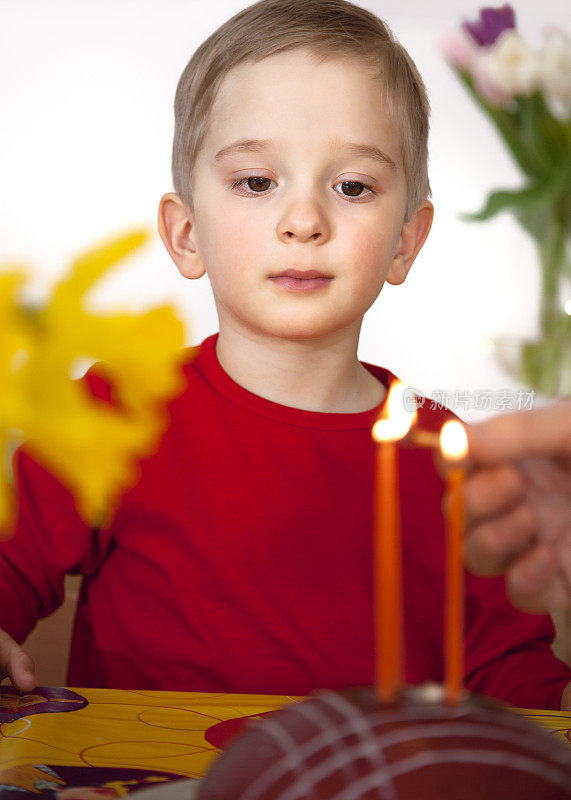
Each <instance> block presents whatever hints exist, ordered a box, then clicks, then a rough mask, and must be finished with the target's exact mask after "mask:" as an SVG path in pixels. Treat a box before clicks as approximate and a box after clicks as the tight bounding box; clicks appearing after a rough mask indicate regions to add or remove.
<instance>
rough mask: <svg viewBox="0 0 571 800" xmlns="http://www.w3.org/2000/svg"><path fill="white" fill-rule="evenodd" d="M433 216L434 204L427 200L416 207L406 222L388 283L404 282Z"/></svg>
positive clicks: (424, 239) (430, 225) (390, 269)
mask: <svg viewBox="0 0 571 800" xmlns="http://www.w3.org/2000/svg"><path fill="white" fill-rule="evenodd" d="M433 217H434V206H433V205H432V203H431V202H430V200H427V201H426V202H425V203H423V204H422V205H421V206H419V207H418V208H417V209H416V211H415V212H414V214H413V215H412V217H411V218H410V220H409V221H408V222H405V223H404V225H403V226H402V230H401V234H400V239H399V244H398V247H397V251H396V253H395V255H394V257H393V261H392V264H391V266H390V268H389V272H388V275H387V281H388V283H392V284H394V285H396V284H399V283H404V281H405V278H406V276H407V275H408V273H409V270H410V268H411V267H412V263H413V261H414V259H415V258H416V257H417V255H418V254H419V252H420V249H421V247H422V245H423V244H424V242H425V241H426V237H427V236H428V234H429V233H430V228H431V227H432V218H433Z"/></svg>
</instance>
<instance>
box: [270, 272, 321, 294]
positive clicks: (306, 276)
mask: <svg viewBox="0 0 571 800" xmlns="http://www.w3.org/2000/svg"><path fill="white" fill-rule="evenodd" d="M270 280H271V281H272V283H276V284H277V285H278V286H281V287H282V288H284V289H290V290H293V291H297V292H307V291H310V290H312V289H321V288H323V287H324V286H328V285H329V283H331V281H332V280H333V278H332V276H330V275H325V273H323V272H319V271H318V270H316V269H286V270H284V272H279V273H278V274H277V275H270Z"/></svg>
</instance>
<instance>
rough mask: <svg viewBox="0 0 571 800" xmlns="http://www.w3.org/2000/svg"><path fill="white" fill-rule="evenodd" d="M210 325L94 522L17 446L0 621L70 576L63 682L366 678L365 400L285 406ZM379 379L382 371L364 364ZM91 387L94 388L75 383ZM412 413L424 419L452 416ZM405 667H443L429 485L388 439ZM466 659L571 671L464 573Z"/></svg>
mask: <svg viewBox="0 0 571 800" xmlns="http://www.w3.org/2000/svg"><path fill="white" fill-rule="evenodd" d="M215 343H216V336H211V337H209V338H208V339H206V341H205V342H204V343H203V344H202V346H201V348H200V351H199V354H198V356H197V357H196V358H195V359H194V360H189V362H188V363H187V364H186V365H185V367H184V372H185V376H186V385H185V389H184V391H183V393H182V394H181V395H180V396H178V397H177V398H175V399H174V400H173V401H171V403H170V405H169V415H170V420H169V426H168V429H167V430H166V433H165V434H164V436H163V437H162V439H161V442H160V445H159V447H158V450H157V451H156V453H155V455H154V456H152V457H151V458H148V459H146V460H144V461H142V462H141V465H140V479H139V481H138V483H137V484H136V486H135V487H134V488H133V489H131V490H130V491H129V492H127V493H126V494H125V495H124V497H123V499H122V502H121V505H120V507H119V509H118V511H117V513H116V515H115V517H114V519H113V521H112V523H111V524H110V526H109V527H108V528H106V529H105V530H100V531H97V530H96V531H94V530H91V529H90V528H88V527H87V526H86V525H85V524H84V523H83V522H82V521H81V519H80V518H79V516H78V514H77V512H76V510H75V507H74V504H73V500H72V498H71V495H70V493H69V492H68V491H67V490H66V489H65V488H64V487H63V486H62V485H61V484H60V483H59V482H58V481H56V480H55V479H54V478H53V477H52V476H51V475H50V474H49V473H48V472H46V471H45V470H44V469H43V468H42V467H40V466H39V465H38V464H37V463H36V462H35V461H33V460H32V459H31V458H30V457H29V456H28V455H26V454H25V453H24V452H22V453H20V454H19V457H18V458H17V459H16V467H17V472H16V474H17V481H18V490H19V496H20V511H19V519H18V526H17V531H16V535H15V536H14V538H13V540H11V541H9V542H5V543H2V544H1V546H0V627H3V628H5V629H6V630H7V631H8V632H9V633H10V634H11V635H12V636H14V637H15V638H16V639H18V640H19V641H22V640H23V639H24V638H25V636H26V635H27V634H28V632H29V631H30V629H31V628H32V627H33V625H34V623H35V621H36V619H37V618H38V617H39V616H45V615H47V614H49V613H51V612H52V611H53V610H54V609H55V608H56V607H57V606H58V605H59V603H60V602H61V600H62V597H63V577H64V574H65V573H66V572H76V573H81V574H83V575H84V576H85V577H84V580H83V584H82V591H81V597H80V601H79V606H78V612H77V618H76V622H75V628H74V634H73V642H72V652H71V659H70V668H69V675H68V683H69V685H72V686H91V687H96V686H102V687H117V688H133V689H170V690H189V691H212V692H255V693H277V694H295V695H301V694H305V693H308V692H310V691H311V690H313V689H315V688H318V687H323V688H325V687H327V688H342V687H347V686H354V685H363V684H371V683H372V680H373V659H374V645H373V614H372V608H373V594H372V539H373V536H372V533H373V474H374V444H373V442H372V440H371V433H370V431H371V426H372V423H373V421H374V420H375V418H376V416H377V414H378V412H379V408H376V409H372V410H371V411H366V412H363V413H358V414H329V413H322V412H312V411H304V410H300V409H294V408H289V407H286V406H282V405H279V404H277V403H273V402H270V401H268V400H264V399H262V398H260V397H258V396H257V395H255V394H252V393H251V392H249V391H247V390H246V389H244V388H242V387H240V386H239V385H238V384H237V383H235V382H234V381H233V380H231V379H230V377H229V376H228V375H227V374H226V373H225V372H224V371H223V369H222V368H221V366H220V364H219V363H218V360H217V357H216V351H215ZM366 367H367V369H369V370H370V371H371V372H372V373H373V374H374V375H375V376H376V377H377V378H379V379H380V380H381V381H382V382H383V383H385V384H387V382H388V381H389V380H390V378H391V375H390V373H388V372H387V371H386V370H384V369H381V368H379V367H374V366H371V365H366ZM89 384H90V387H91V390H92V391H93V392H94V394H96V395H99V396H103V395H105V392H106V387H105V384H104V383H103V382H102V381H101V379H98V378H96V377H94V376H91V377H90V379H89ZM430 405H431V403H430V401H427V402H426V404H425V406H424V407H423V408H422V409H421V410H420V415H419V423H420V424H421V425H422V426H423V427H424V428H431V429H439V427H440V425H441V424H442V421H443V419H444V418H445V417H446V416H447V415H448V414H449V412H443V411H438V410H431V408H430ZM399 479H400V503H401V519H402V541H403V571H404V594H405V609H404V619H405V645H406V677H407V680H408V681H409V682H411V683H419V682H422V681H426V680H437V681H439V680H442V678H443V598H444V576H443V564H444V529H443V518H442V511H441V505H440V504H441V498H442V490H443V487H442V482H441V480H440V478H439V476H438V475H437V473H436V470H435V468H434V464H433V459H432V455H431V453H430V452H428V451H426V450H419V449H416V448H411V447H401V448H400V456H399ZM466 586H467V592H466V673H467V685H468V687H469V688H471V689H474V690H475V691H479V692H482V693H484V694H488V695H491V696H495V697H498V698H503V699H505V700H507V701H508V702H510V703H512V704H514V705H522V706H527V707H547V708H558V707H559V701H560V696H561V692H562V691H563V688H564V686H565V685H566V683H567V682H569V681H570V680H571V670H569V668H568V667H566V666H565V665H564V664H563V663H562V662H561V661H558V660H557V659H556V658H555V657H554V656H553V654H552V652H551V649H550V647H549V642H550V641H551V638H552V636H553V628H552V625H551V622H550V620H549V618H548V617H542V616H532V615H528V614H523V613H521V612H519V611H517V610H515V609H514V608H513V607H512V606H511V605H510V604H509V603H508V601H507V600H506V597H505V593H504V584H503V580H502V579H482V578H475V577H472V576H469V575H467V577H466Z"/></svg>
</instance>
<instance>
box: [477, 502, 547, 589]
mask: <svg viewBox="0 0 571 800" xmlns="http://www.w3.org/2000/svg"><path fill="white" fill-rule="evenodd" d="M536 529H537V519H536V516H535V513H534V512H533V510H532V509H531V508H530V507H529V506H528V505H525V504H521V505H518V506H516V507H515V508H512V509H511V510H510V511H508V512H507V513H505V514H504V515H503V516H501V517H495V518H493V519H492V518H490V519H488V520H485V521H484V522H481V523H480V524H479V525H477V526H476V527H474V528H473V529H472V531H471V532H469V533H468V535H467V538H466V542H465V545H464V557H465V560H466V563H467V565H468V569H469V570H470V571H471V572H473V573H474V574H476V575H485V576H488V577H491V576H494V575H501V574H502V573H503V572H505V570H506V568H507V567H508V566H509V565H510V564H511V563H512V561H513V560H514V559H515V558H517V557H518V556H521V554H522V553H523V552H525V550H526V549H527V548H528V547H529V543H530V541H531V540H532V538H533V536H534V534H535V532H536Z"/></svg>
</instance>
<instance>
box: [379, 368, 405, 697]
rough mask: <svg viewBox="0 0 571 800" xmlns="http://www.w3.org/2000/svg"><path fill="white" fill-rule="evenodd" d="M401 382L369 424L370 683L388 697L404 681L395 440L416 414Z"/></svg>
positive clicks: (393, 693)
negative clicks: (372, 463) (372, 454)
mask: <svg viewBox="0 0 571 800" xmlns="http://www.w3.org/2000/svg"><path fill="white" fill-rule="evenodd" d="M404 388H405V387H404V386H403V384H402V383H401V382H400V381H394V382H393V383H392V384H391V387H390V390H389V396H388V398H387V402H386V404H385V407H384V409H383V413H382V414H381V418H380V419H378V420H377V422H375V424H374V425H373V430H372V434H373V439H374V440H375V441H376V442H377V447H376V456H375V546H374V576H375V577H374V586H375V590H374V591H375V656H376V657H375V687H376V691H377V695H378V697H379V699H380V700H381V701H382V702H391V701H392V700H394V699H395V697H396V694H397V692H398V690H399V689H400V687H401V686H402V685H403V683H404V647H403V634H402V630H403V618H402V615H403V610H402V575H401V550H400V513H399V496H398V452H397V444H396V443H397V441H398V440H399V439H402V438H403V437H404V436H406V434H407V433H408V430H409V428H410V426H411V425H412V422H413V420H414V417H415V413H412V414H411V413H410V412H409V411H406V410H405V407H404V403H403V391H404Z"/></svg>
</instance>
